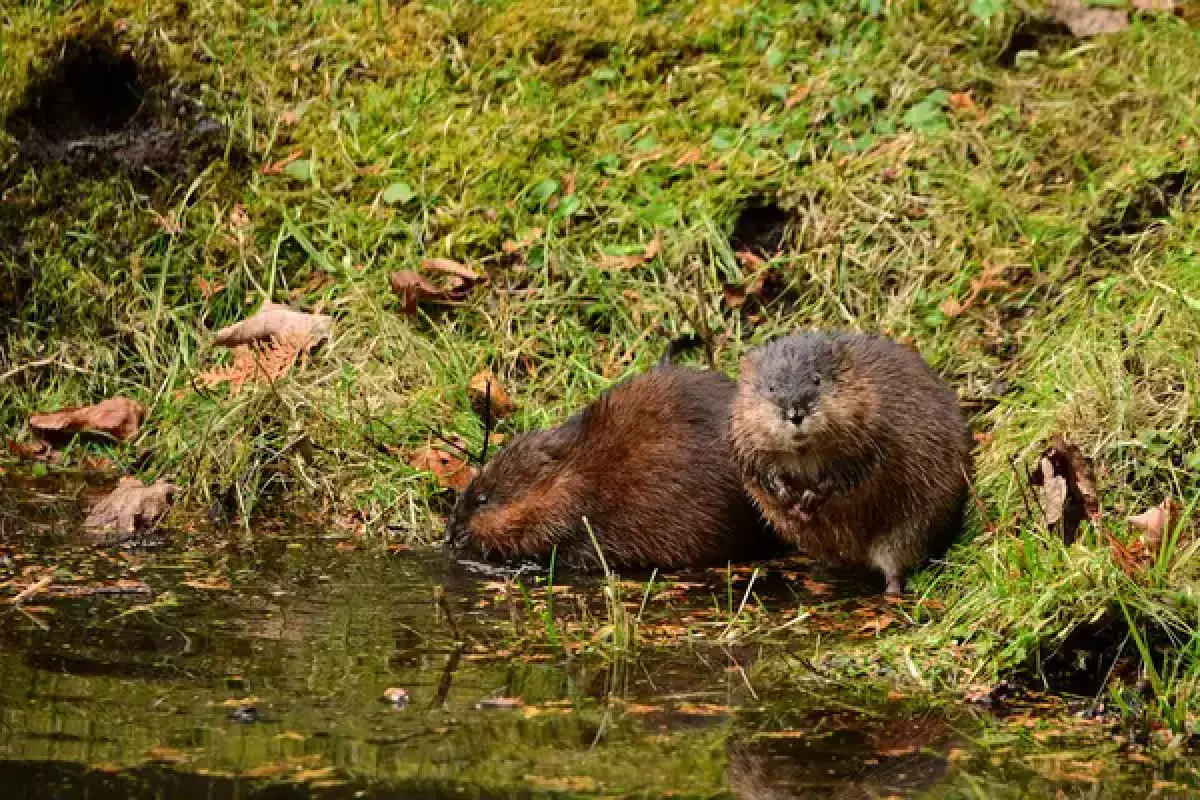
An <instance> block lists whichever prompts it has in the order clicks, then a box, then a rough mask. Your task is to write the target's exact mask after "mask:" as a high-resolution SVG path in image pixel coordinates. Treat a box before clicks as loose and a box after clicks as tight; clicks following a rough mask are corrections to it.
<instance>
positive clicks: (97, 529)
mask: <svg viewBox="0 0 1200 800" xmlns="http://www.w3.org/2000/svg"><path fill="white" fill-rule="evenodd" d="M178 491H179V489H178V487H176V486H175V485H173V484H170V483H167V482H166V481H164V480H159V481H156V482H155V483H153V484H151V485H149V486H146V485H145V484H143V483H142V482H141V481H140V480H138V479H137V478H132V477H124V478H121V480H120V482H119V483H118V484H117V487H116V488H115V489H113V490H112V492H110V493H109V494H108V496H106V497H105V498H104V499H103V500H101V501H100V502H99V503H97V504H96V507H95V508H94V509H92V512H91V513H90V514H88V517H87V519H86V520H85V521H84V523H83V526H84V529H85V530H87V531H88V533H91V534H93V535H100V536H113V535H114V534H115V538H118V539H121V538H126V537H128V536H132V535H133V534H134V533H136V532H137V531H138V530H140V529H145V528H149V527H151V526H153V525H154V523H156V522H157V521H158V520H159V518H160V517H162V515H163V514H165V513H166V512H167V509H168V508H169V507H170V505H171V496H172V495H173V494H175V493H176V492H178Z"/></svg>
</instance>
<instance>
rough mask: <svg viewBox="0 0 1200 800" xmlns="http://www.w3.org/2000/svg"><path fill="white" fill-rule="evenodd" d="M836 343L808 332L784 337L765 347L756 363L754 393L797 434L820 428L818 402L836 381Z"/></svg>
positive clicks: (822, 335)
mask: <svg viewBox="0 0 1200 800" xmlns="http://www.w3.org/2000/svg"><path fill="white" fill-rule="evenodd" d="M837 370H838V352H837V342H836V341H835V340H834V339H833V338H832V337H831V336H829V335H827V334H822V333H817V332H810V333H798V334H794V335H792V336H786V337H784V338H782V339H776V340H775V341H773V342H771V343H770V344H768V345H767V346H766V347H764V348H763V349H762V350H761V351H760V353H759V355H758V357H757V360H756V364H755V369H754V378H753V380H754V389H755V391H756V392H757V393H758V394H759V395H760V396H761V397H763V398H765V399H766V400H767V401H768V402H770V403H771V404H772V405H773V406H774V407H775V408H776V409H777V410H778V412H779V415H780V417H781V418H782V421H783V422H784V423H785V424H786V425H788V426H789V427H791V428H792V429H793V430H794V431H795V432H797V433H803V434H809V433H812V432H814V431H816V430H818V429H819V428H820V427H821V424H822V421H821V417H822V414H821V398H822V397H823V396H824V395H826V394H827V393H828V392H830V391H831V390H832V389H833V388H834V383H835V381H836V380H837Z"/></svg>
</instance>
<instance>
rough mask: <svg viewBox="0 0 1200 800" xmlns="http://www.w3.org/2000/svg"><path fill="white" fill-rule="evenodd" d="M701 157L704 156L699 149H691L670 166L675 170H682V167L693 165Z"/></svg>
mask: <svg viewBox="0 0 1200 800" xmlns="http://www.w3.org/2000/svg"><path fill="white" fill-rule="evenodd" d="M703 156H704V151H703V150H701V149H700V148H699V147H693V148H692V149H691V150H688V151H687V152H685V153H684V154H683V155H681V156H680V157H679V158H677V159H675V163H674V164H672V165H671V166H672V167H673V168H675V169H683V168H684V167H687V166H691V165H692V164H695V163H696V162H698V161H699V160H700V159H701V158H702V157H703Z"/></svg>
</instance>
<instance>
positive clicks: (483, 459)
mask: <svg viewBox="0 0 1200 800" xmlns="http://www.w3.org/2000/svg"><path fill="white" fill-rule="evenodd" d="M493 422H494V420H493V417H492V382H491V381H488V382H487V383H486V384H485V385H484V387H483V447H482V448H481V449H480V451H479V466H480V467H482V466H483V465H484V464H486V463H487V451H488V440H489V439H491V438H492V424H493Z"/></svg>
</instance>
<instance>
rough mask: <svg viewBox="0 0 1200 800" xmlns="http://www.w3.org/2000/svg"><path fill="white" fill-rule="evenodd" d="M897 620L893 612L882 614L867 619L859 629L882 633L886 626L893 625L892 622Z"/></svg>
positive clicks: (860, 631) (861, 631) (866, 631)
mask: <svg viewBox="0 0 1200 800" xmlns="http://www.w3.org/2000/svg"><path fill="white" fill-rule="evenodd" d="M895 621H896V618H895V617H893V616H892V615H891V614H880V615H879V616H878V617H875V618H873V619H869V620H867V621H866V622H865V623H863V625H862V626H861V627H860V628H859V629H858V633H880V632H882V631H883V630H885V629H886V628H889V627H891V624H892V623H893V622H895Z"/></svg>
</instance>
